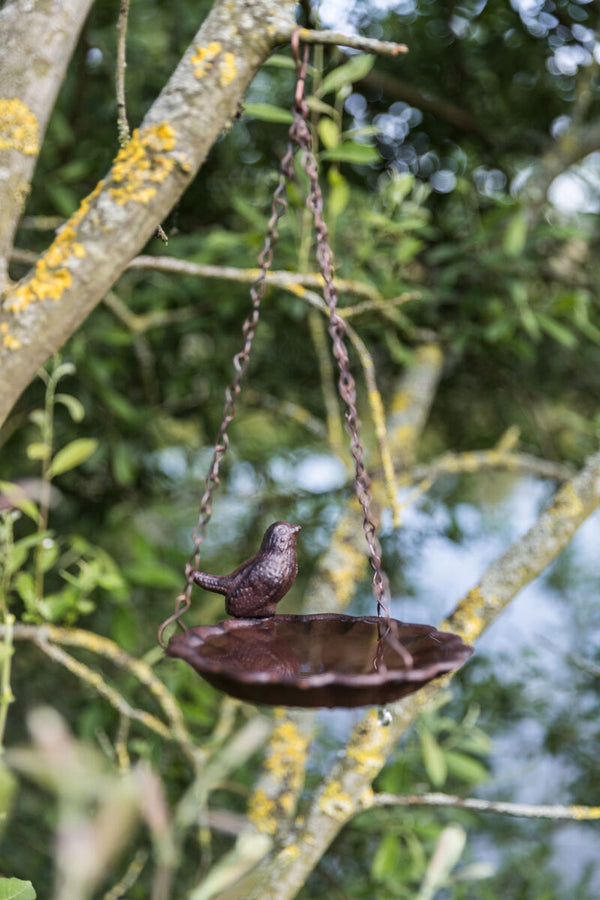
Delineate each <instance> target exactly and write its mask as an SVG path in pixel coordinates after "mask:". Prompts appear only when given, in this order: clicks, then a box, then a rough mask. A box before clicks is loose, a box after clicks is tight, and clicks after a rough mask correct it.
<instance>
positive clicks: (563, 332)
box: [538, 313, 577, 350]
mask: <svg viewBox="0 0 600 900" xmlns="http://www.w3.org/2000/svg"><path fill="white" fill-rule="evenodd" d="M538 322H539V324H540V326H541V328H542V329H543V330H544V331H545V332H546V334H549V335H550V337H552V338H554V340H555V341H558V343H559V344H562V345H563V346H564V347H568V348H569V350H572V349H573V348H574V347H576V346H577V337H576V335H574V334H573V332H572V331H569V329H568V328H565V326H564V325H561V324H560V322H557V321H556V319H551V318H550V316H546V315H544V314H543V313H540V314H539V315H538Z"/></svg>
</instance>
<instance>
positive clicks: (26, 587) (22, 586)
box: [15, 572, 35, 609]
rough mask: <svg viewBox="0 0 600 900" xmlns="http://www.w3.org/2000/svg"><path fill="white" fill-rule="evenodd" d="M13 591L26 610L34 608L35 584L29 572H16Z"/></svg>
mask: <svg viewBox="0 0 600 900" xmlns="http://www.w3.org/2000/svg"><path fill="white" fill-rule="evenodd" d="M15 590H16V591H17V593H18V595H19V597H20V598H21V600H22V601H23V603H24V604H25V606H26V607H28V609H31V608H32V607H33V606H35V583H34V580H33V575H32V574H31V573H30V572H18V573H17V575H16V577H15Z"/></svg>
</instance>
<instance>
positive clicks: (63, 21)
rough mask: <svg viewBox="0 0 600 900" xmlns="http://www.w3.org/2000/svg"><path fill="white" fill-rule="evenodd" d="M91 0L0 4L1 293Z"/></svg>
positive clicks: (22, 1)
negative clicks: (43, 144) (50, 122)
mask: <svg viewBox="0 0 600 900" xmlns="http://www.w3.org/2000/svg"><path fill="white" fill-rule="evenodd" d="M91 5H92V0H64V2H62V3H56V4H47V3H33V4H32V3H31V2H30V0H12V2H10V3H5V4H4V6H3V7H2V9H1V10H0V34H1V35H2V41H0V85H2V88H1V91H2V97H1V98H0V296H1V295H2V293H3V291H4V288H5V286H6V285H7V284H8V255H9V253H10V249H11V246H12V242H13V238H14V234H15V230H16V228H17V224H18V221H19V218H20V216H21V213H22V211H23V207H24V205H25V200H26V199H27V195H28V193H29V184H30V182H31V177H32V175H33V170H34V168H35V164H36V161H37V157H38V154H39V151H40V145H41V142H42V138H43V136H44V134H45V131H46V125H47V124H48V119H49V117H50V113H51V112H52V109H53V107H54V102H55V100H56V95H57V94H58V89H59V88H60V85H61V83H62V80H63V78H64V74H65V71H66V68H67V64H68V62H69V60H70V58H71V55H72V53H73V49H74V47H75V44H76V42H77V38H78V36H79V32H80V31H81V28H82V26H83V23H84V22H85V19H86V16H87V14H88V11H89V9H90V7H91Z"/></svg>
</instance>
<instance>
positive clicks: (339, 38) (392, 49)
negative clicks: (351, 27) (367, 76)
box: [286, 28, 408, 56]
mask: <svg viewBox="0 0 600 900" xmlns="http://www.w3.org/2000/svg"><path fill="white" fill-rule="evenodd" d="M289 37H290V36H289V35H287V36H286V38H287V40H289ZM300 40H301V41H303V42H304V43H305V44H334V45H336V46H338V47H352V48H353V49H354V50H362V51H363V52H364V53H380V54H382V55H384V56H398V55H399V54H400V53H408V47H407V46H406V44H396V43H393V42H392V41H378V40H377V39H376V38H367V37H361V35H360V34H341V33H340V32H338V31H318V30H316V29H313V28H301V29H300Z"/></svg>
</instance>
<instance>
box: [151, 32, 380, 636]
mask: <svg viewBox="0 0 600 900" xmlns="http://www.w3.org/2000/svg"><path fill="white" fill-rule="evenodd" d="M299 36H300V28H296V29H295V30H294V32H293V34H292V39H291V44H292V52H293V54H294V60H295V63H296V71H297V83H296V93H295V98H294V107H293V110H292V112H293V116H294V121H293V123H292V125H291V127H290V131H289V142H288V146H287V150H286V153H285V156H284V157H283V159H282V160H281V164H280V167H279V182H278V184H277V187H276V189H275V192H274V194H273V202H272V205H271V216H270V219H269V222H268V225H267V234H266V237H265V242H264V245H263V248H262V250H261V252H260V255H259V257H258V263H259V275H258V277H257V279H256V281H255V282H254V284H253V285H252V287H251V289H250V297H251V300H252V308H251V310H250V312H249V314H248V316H247V317H246V320H245V322H244V325H243V328H242V334H243V338H244V345H243V347H242V350H241V351H240V352H239V353H237V354H236V355H235V356H234V358H233V365H234V368H235V376H234V378H233V381H232V382H231V384H230V385H229V387H227V389H226V391H225V403H224V406H223V415H222V418H221V425H220V426H219V431H218V433H217V438H216V441H215V446H214V450H213V457H212V463H211V467H210V470H209V473H208V476H207V478H206V481H205V485H204V494H203V495H202V499H201V501H200V512H199V516H198V522H197V523H196V526H195V527H194V530H193V532H192V539H193V542H194V549H193V551H192V553H191V555H190V557H189V559H188V562H187V565H186V584H185V587H184V590H183V591H182V593H181V594H179V595H178V597H177V598H176V600H175V611H174V612H173V614H172V615H170V616H169V617H168V618H167V619H166V620H165V621H164V622H163V623H162V625H161V626H160V628H159V629H158V641H159V643H160V645H161V646H162V647H165V641H164V639H163V635H164V632H165V630H166V629H167V628H168V627H169V626H170V625H171V624H173V623H174V622H178V624H179V625H180V626H182V627H183V628H185V626H184V625H183V623H182V622H181V621H180V619H181V616H183V615H184V613H185V612H186V611H187V610H188V609H189V606H190V603H191V598H192V585H193V580H192V572H193V570H194V569H198V568H199V566H200V547H201V545H202V542H203V541H204V538H205V537H206V529H207V526H208V523H209V521H210V518H211V515H212V503H213V495H214V492H215V490H216V489H217V488H218V486H219V483H220V477H219V472H220V467H221V462H222V461H223V457H224V456H225V454H226V452H227V448H228V447H229V435H228V429H229V426H230V424H231V422H232V421H233V419H234V417H235V402H236V400H237V398H238V395H239V393H240V390H241V383H242V378H243V376H244V373H245V372H246V369H247V368H248V364H249V362H250V353H251V350H252V342H253V340H254V335H255V333H256V327H257V325H258V320H259V316H260V303H261V300H262V298H263V296H264V294H265V290H266V286H267V272H268V271H269V269H270V267H271V263H272V260H273V250H274V247H275V244H276V243H277V239H278V237H279V234H278V231H277V225H278V222H279V220H280V218H281V217H282V215H283V214H284V213H285V211H286V209H287V201H286V197H285V191H286V186H287V183H288V181H291V179H292V178H293V177H294V156H295V153H296V148H297V147H299V148H300V149H301V151H302V157H301V164H302V168H303V169H304V171H305V172H306V174H307V176H308V179H309V182H310V193H309V196H308V199H307V205H308V207H309V209H310V210H311V212H312V213H313V216H314V221H315V233H316V245H317V250H316V255H317V262H318V263H319V266H320V269H321V273H322V275H323V281H324V290H323V295H324V297H325V301H326V303H327V306H328V308H329V333H330V335H331V339H332V342H333V354H334V356H335V358H336V360H337V364H338V369H339V373H340V377H339V382H338V386H339V392H340V396H341V397H342V399H343V401H344V403H345V405H346V410H345V417H346V424H347V428H348V431H349V433H350V438H351V443H350V450H351V453H352V456H353V458H354V462H355V490H356V495H357V497H358V501H359V503H360V506H361V508H362V511H363V530H364V533H365V538H366V542H367V547H368V550H369V561H370V564H371V568H372V570H373V588H374V592H375V597H376V599H377V613H378V615H380V616H381V615H382V614H383V616H385V618H386V619H387V620H389V619H390V612H389V607H388V605H387V602H386V601H387V600H388V598H389V587H388V581H387V577H386V575H385V573H384V572H383V569H382V566H381V546H380V544H379V540H378V538H377V535H376V530H375V523H374V521H373V518H372V516H371V513H370V505H371V484H370V479H369V476H368V474H367V471H366V469H365V466H364V462H363V455H364V448H363V445H362V442H361V440H360V434H359V431H360V422H359V419H358V413H357V410H356V384H355V381H354V378H353V376H352V373H351V372H350V361H349V358H348V351H347V348H346V343H345V340H344V337H345V333H346V328H345V325H344V322H343V319H341V318H340V316H339V314H338V312H337V301H338V294H337V288H336V286H335V283H334V269H333V255H332V252H331V248H330V246H329V236H328V231H327V226H326V225H325V221H324V219H323V195H322V193H321V188H320V185H319V175H318V167H317V161H316V159H315V156H314V154H313V151H312V137H311V133H310V128H309V126H308V115H309V108H308V105H307V103H306V100H305V97H304V88H305V82H306V70H307V66H308V45H305V46H304V52H303V55H302V59H300V54H299ZM388 630H389V629H388Z"/></svg>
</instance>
